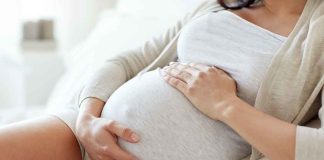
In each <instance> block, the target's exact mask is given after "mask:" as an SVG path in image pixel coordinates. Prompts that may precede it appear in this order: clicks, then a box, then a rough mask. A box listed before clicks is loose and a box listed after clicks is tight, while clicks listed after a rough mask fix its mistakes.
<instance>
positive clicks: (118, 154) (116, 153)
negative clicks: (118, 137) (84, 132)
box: [105, 144, 137, 160]
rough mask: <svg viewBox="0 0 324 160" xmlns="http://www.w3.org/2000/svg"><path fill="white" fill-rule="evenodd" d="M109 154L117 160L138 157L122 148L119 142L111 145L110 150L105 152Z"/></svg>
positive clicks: (128, 159) (131, 159) (133, 159)
mask: <svg viewBox="0 0 324 160" xmlns="http://www.w3.org/2000/svg"><path fill="white" fill-rule="evenodd" d="M105 153H106V154H107V155H108V156H110V157H111V158H113V159H116V160H135V159H137V158H136V157H135V156H133V155H131V154H129V153H127V152H126V151H124V150H123V149H121V148H120V147H119V146H118V145H117V144H114V145H112V146H110V147H109V150H106V152H105Z"/></svg>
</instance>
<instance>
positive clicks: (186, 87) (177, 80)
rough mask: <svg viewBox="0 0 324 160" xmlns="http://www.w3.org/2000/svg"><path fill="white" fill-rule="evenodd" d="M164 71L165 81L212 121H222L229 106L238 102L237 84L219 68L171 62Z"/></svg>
mask: <svg viewBox="0 0 324 160" xmlns="http://www.w3.org/2000/svg"><path fill="white" fill-rule="evenodd" d="M163 70H164V71H165V73H166V74H164V79H165V80H166V81H167V82H168V83H169V84H170V85H171V86H173V87H175V88H176V89H178V90H179V91H180V92H182V93H183V94H184V95H185V96H186V97H187V98H188V99H189V100H190V101H191V103H192V104H193V105H194V106H195V107H196V108H197V109H198V110H200V111H201V112H202V113H204V114H205V115H207V116H208V117H210V118H212V119H215V120H222V117H223V115H224V114H226V111H228V109H230V106H231V105H230V104H231V103H232V102H233V101H234V100H235V99H237V98H238V97H237V96H236V92H237V90H236V83H235V81H234V80H233V79H232V78H231V77H230V76H229V75H228V74H227V73H225V72H224V71H223V70H220V69H218V68H216V67H210V66H206V65H203V64H197V63H189V64H183V63H178V62H171V63H170V66H166V67H164V68H163Z"/></svg>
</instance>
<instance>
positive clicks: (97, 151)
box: [76, 101, 139, 160]
mask: <svg viewBox="0 0 324 160" xmlns="http://www.w3.org/2000/svg"><path fill="white" fill-rule="evenodd" d="M99 103H101V102H99ZM87 106H89V107H87ZM99 106H103V105H99ZM100 108H101V109H100ZM102 108H103V107H98V105H97V106H96V102H94V101H90V102H88V103H87V102H85V106H84V107H83V108H81V110H87V111H81V112H80V115H79V118H78V120H77V129H76V130H77V131H76V132H77V133H76V134H77V135H76V136H77V137H78V139H79V140H80V142H81V144H82V145H83V146H84V148H85V150H86V152H87V153H88V155H89V157H90V159H91V160H135V159H136V158H135V157H134V156H133V155H131V154H129V153H127V152H126V151H124V150H123V149H122V148H120V147H119V145H118V143H117V142H118V141H117V138H122V139H124V140H126V141H128V142H130V143H136V142H138V141H139V137H138V136H137V135H136V134H135V133H134V132H133V131H132V130H131V129H129V128H126V127H124V126H122V125H121V124H118V123H117V122H116V121H113V120H107V119H105V118H98V115H96V114H95V112H92V111H89V110H93V109H94V110H95V109H98V110H102ZM91 112H92V113H91ZM100 112H101V111H100Z"/></svg>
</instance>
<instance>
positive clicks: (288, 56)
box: [79, 0, 324, 160]
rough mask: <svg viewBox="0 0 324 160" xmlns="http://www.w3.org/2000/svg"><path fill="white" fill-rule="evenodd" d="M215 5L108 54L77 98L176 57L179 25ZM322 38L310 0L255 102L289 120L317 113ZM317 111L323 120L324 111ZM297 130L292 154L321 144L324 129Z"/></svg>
mask: <svg viewBox="0 0 324 160" xmlns="http://www.w3.org/2000/svg"><path fill="white" fill-rule="evenodd" d="M219 10H222V8H221V7H220V6H219V4H217V2H216V0H208V1H205V2H203V3H202V4H201V5H200V6H198V7H197V8H196V9H195V10H194V11H193V12H191V13H189V14H187V15H186V16H185V17H184V18H183V19H182V20H181V21H179V22H178V23H177V24H176V25H175V26H174V27H172V28H170V29H169V30H168V31H167V32H166V33H165V34H163V35H162V36H159V37H155V38H153V39H152V40H150V41H147V42H146V43H145V44H143V45H142V46H141V47H139V48H136V49H134V50H128V51H126V52H124V53H121V54H119V55H118V56H116V57H114V58H112V59H109V60H107V61H106V63H105V64H104V65H103V66H102V67H101V68H100V69H99V70H98V71H97V72H95V74H94V75H93V76H92V77H91V78H90V79H89V81H88V82H87V83H86V85H85V87H84V89H83V90H82V92H81V93H80V97H79V104H80V103H81V102H82V101H83V100H84V99H86V98H88V97H96V98H99V99H101V100H103V101H106V100H107V99H108V98H109V96H110V95H111V94H112V93H113V92H114V91H115V90H116V89H117V88H118V87H119V86H121V85H122V84H123V83H125V82H126V81H127V80H129V79H131V78H132V77H134V76H135V75H136V74H142V73H144V72H147V71H151V70H154V69H156V68H157V67H162V66H165V65H167V64H168V62H170V61H175V60H176V55H177V54H176V53H177V50H176V48H177V47H176V46H177V40H178V36H179V34H180V32H181V29H182V27H183V26H184V25H186V24H187V23H189V22H190V21H192V20H194V19H196V18H197V17H199V16H201V15H204V14H206V13H208V12H212V11H219ZM323 44H324V2H323V1H322V0H309V1H307V4H306V6H305V9H304V11H303V14H302V15H301V17H300V19H299V21H298V23H297V25H296V26H295V28H294V30H293V31H292V33H291V34H290V36H289V37H288V40H287V41H286V43H285V44H284V45H283V46H282V48H281V49H280V50H279V51H278V52H277V53H276V54H275V57H274V59H273V61H272V63H271V65H270V68H269V70H268V73H267V75H266V77H265V80H264V81H263V83H262V84H261V88H260V90H259V92H258V95H257V99H256V104H255V107H256V108H257V109H259V110H261V111H263V112H266V113H268V114H270V115H272V116H274V117H277V118H279V119H281V120H284V121H288V122H292V123H294V124H302V123H304V122H307V121H308V120H310V119H311V118H313V117H314V116H316V114H317V113H318V111H319V108H320V107H321V99H320V92H321V90H323V84H324V76H323V72H324V68H323V65H324V56H323V55H324V45H323ZM322 102H323V98H322ZM320 116H321V118H322V120H324V117H323V116H324V115H323V114H321V115H320ZM297 132H298V133H297V140H296V142H297V144H296V151H298V152H300V153H296V159H303V157H305V155H306V154H307V155H309V154H312V153H314V154H315V157H316V156H317V155H316V154H318V152H319V149H320V148H321V147H322V146H321V147H319V146H318V147H317V150H316V147H315V149H313V148H312V150H309V149H307V148H303V146H309V145H312V144H324V140H323V139H321V137H320V136H323V134H322V133H323V132H320V131H319V130H315V129H311V128H306V127H298V130H297ZM299 135H306V136H307V137H301V136H299ZM305 143H307V144H305ZM306 152H307V153H306ZM323 153H324V152H323ZM318 156H319V157H317V159H324V155H322V154H318ZM321 156H323V157H321ZM262 157H263V156H262V154H261V153H259V152H258V151H257V150H255V149H253V152H252V155H251V158H250V159H251V160H255V159H260V158H262Z"/></svg>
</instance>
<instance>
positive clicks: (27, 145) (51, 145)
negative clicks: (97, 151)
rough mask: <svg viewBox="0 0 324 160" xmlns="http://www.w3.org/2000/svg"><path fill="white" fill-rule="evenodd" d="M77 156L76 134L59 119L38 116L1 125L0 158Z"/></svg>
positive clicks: (71, 158)
mask: <svg viewBox="0 0 324 160" xmlns="http://www.w3.org/2000/svg"><path fill="white" fill-rule="evenodd" d="M8 159H10V160H21V159H24V160H44V159H46V160H52V159H53V160H54V159H55V160H58V159H59V160H80V159H82V158H81V151H80V147H79V144H78V142H77V140H76V138H75V135H74V134H73V132H72V131H71V129H70V128H69V127H68V126H67V125H66V124H65V123H64V122H62V121H61V120H60V119H58V118H56V117H54V116H53V117H52V116H46V117H42V118H37V119H34V120H28V121H24V122H19V123H15V124H11V125H8V126H4V127H1V128H0V160H8Z"/></svg>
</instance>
